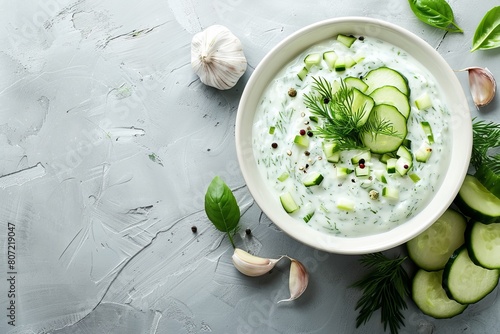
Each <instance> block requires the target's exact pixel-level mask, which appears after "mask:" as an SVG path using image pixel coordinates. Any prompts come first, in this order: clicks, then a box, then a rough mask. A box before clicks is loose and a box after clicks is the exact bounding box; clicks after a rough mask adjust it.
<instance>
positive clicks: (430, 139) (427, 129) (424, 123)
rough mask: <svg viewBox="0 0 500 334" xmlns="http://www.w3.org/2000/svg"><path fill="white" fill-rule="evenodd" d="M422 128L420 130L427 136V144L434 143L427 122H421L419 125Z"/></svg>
mask: <svg viewBox="0 0 500 334" xmlns="http://www.w3.org/2000/svg"><path fill="white" fill-rule="evenodd" d="M420 125H421V126H422V130H424V134H425V135H426V136H427V140H428V141H429V144H433V143H434V135H433V134H432V128H431V125H430V124H429V122H426V121H423V122H421V123H420Z"/></svg>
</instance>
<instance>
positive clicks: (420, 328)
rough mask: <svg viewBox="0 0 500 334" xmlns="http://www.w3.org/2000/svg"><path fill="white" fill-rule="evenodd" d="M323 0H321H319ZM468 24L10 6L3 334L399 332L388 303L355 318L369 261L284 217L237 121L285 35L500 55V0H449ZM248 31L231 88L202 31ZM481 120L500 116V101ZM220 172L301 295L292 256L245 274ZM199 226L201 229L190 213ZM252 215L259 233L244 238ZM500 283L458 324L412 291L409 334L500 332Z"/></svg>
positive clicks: (361, 10) (382, 11) (478, 62)
mask: <svg viewBox="0 0 500 334" xmlns="http://www.w3.org/2000/svg"><path fill="white" fill-rule="evenodd" d="M309 3H311V2H309ZM450 4H451V5H452V7H453V9H454V11H455V15H456V20H457V22H458V24H459V25H460V26H461V27H462V28H463V29H464V31H465V33H464V34H446V33H444V32H443V31H441V30H438V29H434V28H432V27H429V26H426V25H424V24H423V23H421V22H420V21H418V20H417V19H416V18H415V17H414V15H413V13H412V12H411V11H410V9H409V6H408V4H407V2H406V1H403V0H388V1H383V2H382V1H375V0H351V1H340V0H332V1H315V4H308V2H307V1H302V2H292V1H281V0H280V1H261V0H258V1H253V2H252V4H251V6H250V5H249V2H247V1H243V0H210V1H203V0H163V1H159V0H146V1H140V2H139V1H130V0H120V1H117V0H112V1H97V0H79V1H69V2H63V1H61V0H40V1H33V0H24V1H16V2H14V1H6V0H3V1H2V2H1V3H0V27H1V32H2V33H1V35H0V74H1V75H0V152H1V158H0V175H1V177H0V203H1V204H0V217H1V219H0V227H1V229H2V230H1V231H0V244H1V245H2V257H1V260H0V261H1V265H0V268H2V270H1V274H0V296H1V298H0V306H1V309H2V310H3V311H2V312H1V313H2V314H5V315H2V316H1V317H0V332H1V333H54V334H55V333H57V334H62V333H95V334H99V333H134V334H135V333H206V332H213V333H382V332H383V329H382V326H381V325H380V323H379V319H378V314H377V315H376V317H375V318H373V319H372V320H371V321H370V323H369V324H367V325H366V326H364V327H361V328H359V329H357V330H355V318H356V313H355V312H354V305H355V302H356V300H357V299H358V298H359V296H360V294H359V292H358V291H357V290H354V289H352V288H350V287H349V285H350V284H352V283H353V282H354V280H356V279H357V278H359V277H361V275H363V273H364V271H363V270H362V268H360V266H359V264H358V262H357V257H354V256H340V255H332V254H325V253H322V252H319V251H316V250H314V249H311V248H308V247H306V246H302V245H301V244H299V243H297V242H296V241H294V240H291V239H290V238H289V237H287V236H286V235H285V234H283V233H282V232H280V231H279V230H277V229H276V228H275V227H274V225H273V224H272V223H271V222H270V221H269V220H268V219H267V218H266V217H265V215H263V214H262V213H261V211H260V210H259V208H258V207H257V206H256V205H255V203H254V202H253V201H252V198H251V196H250V195H249V193H248V190H247V189H246V187H245V183H244V180H243V178H242V176H241V174H240V172H239V167H238V163H237V160H236V152H235V144H234V121H235V116H236V110H237V106H238V101H239V97H240V95H241V92H242V90H243V88H244V86H245V83H246V81H247V80H248V78H249V76H250V75H251V73H252V70H253V69H254V68H255V66H256V65H257V64H258V63H259V61H260V60H261V59H262V58H263V57H264V55H265V54H266V53H267V52H268V51H269V50H270V49H271V48H272V47H273V46H274V45H275V44H276V43H278V42H279V41H281V40H282V39H283V38H285V37H286V36H288V35H290V34H291V33H293V32H294V31H296V30H298V29H299V28H301V27H303V26H305V25H307V24H310V23H313V22H316V21H319V20H323V19H326V18H331V17H339V16H349V15H361V16H369V17H375V18H380V19H384V20H387V21H390V22H393V23H395V24H398V25H400V26H402V27H405V28H407V29H409V30H410V31H412V32H414V33H416V34H417V35H419V36H420V37H422V38H423V39H424V40H426V41H427V42H428V43H429V44H430V45H432V46H434V47H435V48H436V49H437V50H438V51H439V52H440V53H441V54H442V55H443V57H444V58H445V59H446V60H447V61H448V62H449V64H450V65H451V67H452V68H454V69H461V68H464V67H467V66H482V67H488V68H489V69H490V70H491V71H492V72H493V74H494V75H496V76H497V77H498V76H500V65H499V64H500V61H499V60H500V49H497V50H492V51H477V52H474V53H470V52H469V49H470V46H471V40H472V36H473V33H474V30H475V28H476V26H477V24H478V23H479V21H480V19H481V18H482V16H483V15H484V13H485V12H486V11H487V10H488V9H490V8H491V7H493V6H494V5H499V3H498V1H497V0H495V1H493V0H486V1H484V0H483V1H454V0H453V1H450ZM215 23H218V24H222V25H225V26H227V27H228V28H229V29H230V30H231V31H232V32H233V33H234V34H235V35H236V36H238V37H239V38H240V39H241V41H242V43H243V45H244V49H245V53H246V56H247V59H248V62H249V67H248V70H247V72H246V74H245V75H244V76H243V78H242V79H241V80H240V81H239V83H238V84H237V85H236V87H234V88H233V89H231V90H229V91H223V92H221V91H217V90H215V89H212V88H209V87H206V86H204V85H203V84H202V83H200V81H199V80H197V77H196V75H195V74H194V73H193V72H192V70H191V66H190V42H191V38H192V36H193V34H194V33H196V32H198V31H200V30H202V29H203V28H206V27H207V26H209V25H211V24H215ZM457 76H458V77H459V78H460V81H461V83H462V84H463V87H464V89H465V90H466V93H467V96H468V97H469V104H470V107H471V110H472V113H473V115H479V117H481V118H484V119H489V120H496V121H500V110H499V109H500V106H499V102H498V101H499V98H498V97H497V98H496V99H495V101H494V103H493V104H491V105H490V106H489V107H487V108H484V110H482V111H481V112H480V113H478V111H476V110H475V109H474V107H473V104H472V101H471V100H470V96H469V94H468V86H467V76H466V74H465V73H457ZM214 175H220V176H221V177H222V178H223V179H224V180H225V181H226V182H227V183H228V184H229V186H230V187H231V188H232V189H233V190H234V192H235V195H236V197H237V199H238V201H239V203H240V205H241V207H242V212H243V215H242V219H241V225H242V227H243V229H242V230H241V232H240V233H239V235H238V236H237V240H236V242H237V243H238V245H240V247H242V248H246V249H250V250H252V251H254V252H256V253H258V254H261V255H264V256H265V255H268V256H275V255H278V254H283V253H287V254H289V255H290V256H292V257H295V258H297V259H300V260H301V261H302V262H303V263H304V264H305V265H306V266H307V268H308V269H309V272H310V285H309V288H308V290H307V291H306V293H305V294H304V295H303V296H302V297H301V298H300V299H299V300H297V301H296V302H294V303H290V304H277V303H276V301H277V300H279V299H282V298H286V297H287V294H288V287H287V280H288V275H287V274H288V267H287V265H286V264H284V263H283V264H280V265H278V267H277V269H275V270H273V272H272V273H271V274H269V275H267V276H265V277H261V278H255V279H250V278H247V277H243V276H242V275H240V274H239V273H238V272H236V271H235V269H234V268H233V267H232V264H231V260H230V255H231V254H232V249H231V246H230V244H229V242H228V240H226V239H225V238H223V236H222V235H221V233H219V232H218V231H216V230H215V229H214V228H213V226H212V225H211V224H210V223H209V222H208V221H207V219H206V216H205V214H204V211H203V196H204V193H205V190H206V187H207V185H208V184H209V182H210V180H211V179H212V177H213V176H214ZM9 223H10V224H14V225H15V234H16V235H15V238H16V239H15V245H16V250H15V251H16V263H15V271H16V274H15V293H16V298H15V299H14V300H15V303H16V304H15V306H16V319H15V324H16V326H15V327H13V326H10V325H9V324H8V321H9V318H8V317H7V316H6V314H8V312H9V311H8V310H7V312H6V308H7V307H8V304H7V302H9V300H10V299H9V298H7V294H8V290H9V284H8V282H7V278H8V277H9V275H8V274H7V272H8V271H9V270H8V268H7V265H6V264H7V261H8V257H7V244H8V242H7V241H8V239H7V236H8V227H9V226H12V225H9ZM193 225H196V226H197V227H198V232H197V233H196V234H193V233H192V232H191V226H193ZM245 228H251V229H252V231H253V237H252V238H249V237H247V236H246V235H245V233H244V230H245ZM497 294H498V292H497V290H495V291H494V292H493V294H492V295H491V296H489V297H488V298H487V299H485V300H483V301H481V302H480V303H478V304H476V305H473V306H471V307H469V308H468V309H467V310H466V311H465V313H464V314H463V315H460V316H458V317H456V318H454V319H452V320H433V319H431V318H429V317H426V316H424V315H422V314H421V313H420V312H418V311H417V310H416V309H415V307H414V306H413V305H412V304H410V305H409V310H407V311H406V312H405V315H406V318H407V321H406V328H404V329H403V330H402V331H401V332H402V333H462V332H464V333H498V332H500V325H499V323H498V314H499V312H500V301H499V299H500V298H497Z"/></svg>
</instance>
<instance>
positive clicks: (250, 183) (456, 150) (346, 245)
mask: <svg viewBox="0 0 500 334" xmlns="http://www.w3.org/2000/svg"><path fill="white" fill-rule="evenodd" d="M346 26H350V27H356V29H357V30H358V31H360V30H362V29H364V31H365V32H366V33H364V35H365V36H373V37H377V38H380V39H382V40H386V38H384V37H381V36H380V35H378V34H380V33H381V32H384V33H387V34H389V35H390V34H392V35H394V36H399V40H398V41H397V43H396V42H394V41H392V40H389V41H387V42H389V43H391V44H393V45H395V46H397V47H399V48H401V49H403V50H405V51H406V52H407V53H408V54H410V55H412V56H413V57H414V58H416V59H417V60H418V61H421V59H426V58H429V59H432V61H433V64H432V69H433V70H434V71H437V73H438V74H439V75H442V77H440V76H439V77H438V76H437V75H435V73H434V71H431V70H430V69H429V68H428V70H430V72H431V73H432V74H433V75H434V78H435V79H436V81H437V82H438V84H439V86H440V87H441V89H442V91H443V95H444V98H445V100H446V103H447V106H448V108H449V109H450V112H451V126H450V127H451V128H452V131H453V132H454V133H457V134H460V135H459V136H457V135H455V136H453V134H452V135H451V139H452V141H451V143H450V145H451V157H450V163H449V165H450V166H451V162H452V161H453V164H454V166H453V169H452V170H450V166H449V167H448V169H446V173H445V175H444V177H443V180H442V182H441V186H440V187H439V188H438V189H437V190H436V191H435V194H434V196H433V197H432V200H431V201H430V202H429V203H428V204H427V205H426V207H425V208H423V209H422V210H421V211H419V212H418V213H416V214H415V215H413V217H412V218H410V220H409V221H407V222H404V223H401V224H400V225H399V226H397V227H394V228H392V229H390V230H389V231H386V232H382V233H377V234H373V235H368V236H362V237H338V236H334V235H329V234H326V233H324V232H320V231H317V230H315V229H313V228H311V227H309V226H306V224H303V223H302V224H299V223H300V222H299V221H298V220H297V219H295V218H293V217H291V216H290V215H288V214H287V213H285V211H284V210H282V208H281V206H275V207H273V206H272V205H273V204H276V203H270V198H269V193H270V191H268V190H267V187H266V185H265V183H264V182H262V181H263V180H262V179H263V178H262V177H261V176H260V173H259V171H258V170H257V169H256V168H257V165H256V163H255V159H254V158H253V151H252V150H253V148H252V143H251V141H252V140H251V129H250V136H249V135H248V130H249V129H248V127H250V128H252V124H253V118H254V111H255V110H254V111H253V112H252V113H251V122H250V123H251V124H250V125H249V124H248V122H249V117H250V115H248V113H249V112H248V111H247V110H248V109H249V107H248V105H249V104H250V106H251V103H249V102H251V101H252V98H253V99H254V102H255V99H257V100H258V99H260V96H261V95H262V89H263V88H262V87H264V88H265V87H267V85H268V83H269V80H268V81H264V83H262V82H259V80H260V79H261V78H262V77H264V78H266V77H268V78H272V77H274V75H275V74H276V73H277V71H279V70H280V69H281V68H283V66H285V65H286V64H287V63H288V61H289V60H291V59H293V58H295V57H296V56H297V55H298V52H297V50H302V51H304V50H305V49H307V48H308V47H310V46H312V45H314V44H316V43H318V42H320V41H322V40H325V39H326V38H321V37H322V35H325V32H328V33H330V32H333V33H334V34H330V36H331V37H332V36H335V35H336V34H339V33H345V31H344V30H343V29H345V27H346ZM377 29H378V31H377ZM321 32H322V34H321ZM303 41H306V42H303ZM301 43H302V44H301ZM401 44H403V45H404V46H406V45H408V46H411V50H412V52H410V51H409V50H408V46H406V47H402V46H401ZM300 45H301V46H300ZM291 50H295V51H296V52H290V51H291ZM285 53H293V54H292V55H287V56H283V54H285ZM280 57H281V58H289V59H288V61H281V62H280V64H281V67H279V66H278V67H276V66H274V63H276V62H278V61H277V60H276V59H281V58H280ZM273 66H274V67H273ZM443 82H446V85H445V86H443ZM259 85H260V91H261V92H260V93H258V94H257V93H256V92H255V91H256V90H257V91H258V90H259V88H257V89H253V88H254V87H255V86H257V87H259ZM451 96H453V99H451V98H450V97H451ZM254 104H255V103H254ZM250 109H251V107H250ZM245 126H246V127H245ZM235 141H236V153H237V158H238V162H239V166H240V170H241V172H242V175H243V178H244V180H245V182H246V184H247V187H248V189H249V191H250V194H251V195H252V196H253V198H254V200H255V202H256V203H257V205H258V206H259V207H260V208H261V210H262V212H263V213H264V214H266V216H267V217H268V218H269V219H270V220H271V221H272V222H273V223H274V224H275V225H276V226H277V227H278V228H279V229H281V230H282V231H284V232H285V233H286V234H288V235H289V236H291V237H292V238H294V239H296V240H297V241H299V242H301V243H303V244H306V245H308V246H310V247H313V248H316V249H319V250H323V251H326V252H330V253H337V254H366V253H371V252H377V251H384V250H387V249H391V248H394V247H396V246H399V245H401V244H403V243H405V242H406V241H408V240H410V239H412V238H413V237H415V236H416V235H418V234H420V233H421V232H423V231H424V230H425V229H426V228H427V227H429V226H430V225H431V224H432V223H433V222H435V221H436V220H437V219H438V218H439V217H440V216H441V215H442V214H443V213H444V211H445V210H446V209H447V208H448V207H450V205H451V204H452V202H453V200H454V198H455V196H456V195H457V193H458V191H459V189H460V186H461V184H462V183H463V180H464V178H465V175H466V174H467V172H468V168H469V162H470V155H471V150H472V120H471V116H470V109H469V105H468V101H467V98H466V97H465V93H464V91H463V88H462V86H461V84H460V82H459V80H458V78H457V77H456V75H455V73H454V71H453V70H452V69H451V68H450V66H449V65H448V63H447V62H446V61H445V60H444V58H443V57H442V56H441V55H440V54H439V53H438V52H437V51H436V50H435V49H434V48H432V47H431V46H430V45H429V44H428V43H427V42H425V41H424V40H423V39H421V38H420V37H418V36H417V35H415V34H414V33H412V32H410V31H408V30H406V29H405V28H402V27H400V26H398V25H395V24H393V23H390V22H387V21H383V20H380V19H375V18H367V17H358V16H348V17H340V18H332V19H327V20H323V21H319V22H316V23H313V24H310V25H307V26H305V27H303V28H301V29H299V30H297V31H296V32H294V33H292V34H291V35H289V36H288V37H286V38H284V39H283V40H282V41H281V42H279V43H278V44H277V45H276V46H275V47H274V48H272V49H271V50H270V51H269V52H268V53H267V54H266V55H265V56H264V58H263V59H262V60H261V62H260V63H259V64H258V65H257V67H256V68H255V70H254V72H253V73H252V75H251V76H250V78H249V80H248V82H247V84H246V86H245V89H244V91H243V93H242V96H241V99H240V103H239V106H238V111H237V115H236V128H235ZM249 145H250V146H249ZM249 150H250V151H251V152H249ZM249 157H251V158H249ZM259 179H260V180H259ZM436 199H438V200H436ZM276 201H277V200H276ZM276 201H275V202H276ZM271 202H273V201H271ZM278 204H279V201H278ZM424 214H425V216H424V217H425V218H426V221H425V222H424V223H420V222H419V221H418V219H419V218H420V219H421V218H422V217H421V216H423V215H424Z"/></svg>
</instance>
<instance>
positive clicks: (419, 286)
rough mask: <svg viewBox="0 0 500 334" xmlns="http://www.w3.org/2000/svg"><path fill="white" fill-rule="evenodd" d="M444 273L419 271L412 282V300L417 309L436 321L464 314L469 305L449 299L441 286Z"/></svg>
mask: <svg viewBox="0 0 500 334" xmlns="http://www.w3.org/2000/svg"><path fill="white" fill-rule="evenodd" d="M442 278H443V271H442V270H440V271H434V272H429V271H425V270H424V269H419V270H418V271H417V273H416V274H415V276H414V277H413V281H412V298H413V301H414V302H415V304H416V305H417V307H418V308H419V309H420V310H421V311H422V312H423V313H424V314H427V315H429V316H431V317H433V318H436V319H446V318H452V317H454V316H456V315H459V314H460V313H462V312H463V311H464V310H465V309H466V308H467V305H462V304H460V303H457V302H456V301H454V300H452V299H450V298H448V296H447V295H446V292H445V291H444V289H443V285H442V284H441V282H442Z"/></svg>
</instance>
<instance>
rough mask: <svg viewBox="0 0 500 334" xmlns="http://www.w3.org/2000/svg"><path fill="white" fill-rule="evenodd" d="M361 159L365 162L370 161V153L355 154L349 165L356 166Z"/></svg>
mask: <svg viewBox="0 0 500 334" xmlns="http://www.w3.org/2000/svg"><path fill="white" fill-rule="evenodd" d="M361 159H363V160H365V162H367V161H370V160H371V159H372V152H370V151H363V152H361V153H358V154H356V155H355V156H353V157H352V158H351V163H352V164H353V165H357V164H358V163H359V162H360V161H361Z"/></svg>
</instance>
